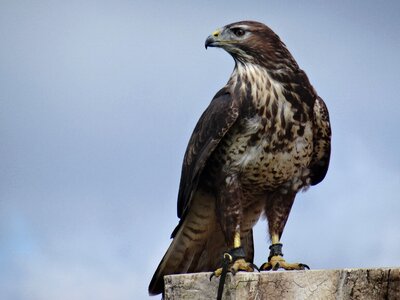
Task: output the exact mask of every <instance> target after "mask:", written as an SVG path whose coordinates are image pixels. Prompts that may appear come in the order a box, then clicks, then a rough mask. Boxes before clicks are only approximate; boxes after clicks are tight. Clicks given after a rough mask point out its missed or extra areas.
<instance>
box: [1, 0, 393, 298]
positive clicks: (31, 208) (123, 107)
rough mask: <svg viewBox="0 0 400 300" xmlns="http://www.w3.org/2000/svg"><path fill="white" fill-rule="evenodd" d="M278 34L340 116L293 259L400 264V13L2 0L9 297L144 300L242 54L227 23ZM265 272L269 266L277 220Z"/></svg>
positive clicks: (373, 6) (293, 4)
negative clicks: (200, 143)
mask: <svg viewBox="0 0 400 300" xmlns="http://www.w3.org/2000/svg"><path fill="white" fill-rule="evenodd" d="M245 19H251V20H257V21H260V22H263V23H265V24H267V25H269V26H270V27H271V28H272V29H273V30H275V31H276V33H277V34H278V35H280V37H281V38H282V40H283V41H284V42H285V43H286V44H287V46H288V48H289V50H290V51H291V52H292V54H293V55H294V57H295V59H296V60H297V62H298V63H299V65H300V66H301V67H302V68H303V69H304V70H305V71H306V72H307V74H308V76H309V78H310V80H311V82H312V84H313V85H314V87H315V88H316V90H317V91H318V93H319V94H320V95H321V97H323V98H324V100H325V102H326V103H327V105H328V108H329V110H330V114H331V121H332V127H333V149H332V160H331V167H330V170H329V172H328V175H327V177H326V179H325V180H324V181H323V182H322V183H321V184H320V185H318V186H317V187H314V188H311V189H310V190H309V191H307V192H306V193H302V194H300V195H299V196H298V198H297V201H296V203H295V205H294V208H293V210H292V213H291V216H290V217H289V221H288V224H287V226H286V230H285V232H284V236H283V242H284V252H285V257H286V258H287V259H288V260H292V261H301V262H305V263H307V264H309V265H310V266H311V267H312V268H313V269H321V268H344V267H346V268H347V267H348V268H353V267H376V266H399V265H400V221H399V220H400V218H399V212H400V201H399V196H398V188H399V186H400V156H399V152H400V135H399V131H398V127H399V125H400V121H399V116H400V104H399V100H398V99H399V92H398V87H399V82H400V75H399V70H400V60H399V51H400V35H399V33H400V5H399V2H398V1H384V2H379V1H375V2H374V1H335V2H332V1H329V2H328V1H307V3H306V4H304V3H301V2H299V1H245V2H243V1H224V2H222V1H221V2H217V1H201V2H199V1H198V2H195V1H192V2H189V1H168V2H167V1H163V2H161V1H159V2H156V1H118V0H117V1H37V2H34V1H2V2H1V3H0V41H1V47H0V140H1V143H0V298H1V299H12V300H14V299H30V300H36V299H40V300H46V299H49V300H50V299H59V300H63V299H123V300H125V299H146V298H148V297H147V285H148V282H149V280H150V278H151V276H152V273H153V272H154V270H155V268H156V266H157V264H158V262H159V260H160V259H161V257H162V255H163V254H164V252H165V250H166V249H167V247H168V245H169V242H170V240H169V236H170V233H171V231H172V230H173V228H174V227H175V225H176V224H177V221H178V219H177V217H176V196H177V190H178V184H179V176H180V167H181V163H182V158H183V154H184V151H185V148H186V145H187V142H188V139H189V137H190V134H191V132H192V130H193V127H194V125H195V124H196V122H197V120H198V118H199V116H200V114H201V113H202V111H203V110H204V109H205V108H206V106H207V105H208V103H209V102H210V100H211V98H212V97H213V95H214V94H215V93H216V92H217V91H218V90H219V88H221V87H222V86H223V85H224V84H225V83H226V81H227V79H228V77H229V75H230V73H231V71H232V69H233V60H232V58H231V57H230V56H229V55H228V54H227V53H225V52H224V51H221V50H219V49H209V50H207V51H206V50H205V49H204V41H205V39H206V37H207V36H208V34H210V33H211V32H212V31H213V30H214V29H216V28H218V27H220V26H223V25H225V24H227V23H231V22H234V21H239V20H245ZM255 241H256V257H255V263H256V264H261V263H263V262H264V261H265V260H266V258H267V256H268V250H267V249H268V248H267V247H268V241H267V235H266V224H265V222H264V221H262V222H260V224H259V225H257V227H256V230H255Z"/></svg>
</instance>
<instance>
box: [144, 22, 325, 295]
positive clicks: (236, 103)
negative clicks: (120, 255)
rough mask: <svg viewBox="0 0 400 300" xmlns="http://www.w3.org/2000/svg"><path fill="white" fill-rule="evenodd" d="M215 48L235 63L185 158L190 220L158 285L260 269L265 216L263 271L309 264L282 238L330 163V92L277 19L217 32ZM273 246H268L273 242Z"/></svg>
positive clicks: (185, 213) (183, 220) (183, 190)
mask: <svg viewBox="0 0 400 300" xmlns="http://www.w3.org/2000/svg"><path fill="white" fill-rule="evenodd" d="M205 47H206V48H207V47H218V48H222V49H224V50H225V51H227V52H228V53H229V54H230V55H231V56H232V57H233V59H234V61H235V67H234V70H233V72H232V75H231V76H230V78H229V80H228V82H227V84H226V85H225V86H224V87H223V88H222V89H221V90H220V91H219V92H218V93H217V94H216V95H215V96H214V98H213V99H212V101H211V103H210V104H209V106H208V107H207V109H206V110H205V111H204V113H203V114H202V116H201V117H200V119H199V121H198V123H197V125H196V127H195V129H194V131H193V134H192V136H191V138H190V140H189V144H188V146H187V149H186V153H185V157H184V159H183V166H182V174H181V181H180V187H179V195H178V217H179V218H180V222H179V224H178V226H177V227H176V228H175V230H174V231H173V233H172V236H171V237H172V238H173V240H172V243H171V245H170V247H169V248H168V250H167V252H166V254H165V255H164V257H163V259H162V260H161V262H160V264H159V266H158V268H157V270H156V272H155V274H154V276H153V278H152V280H151V282H150V285H149V293H150V294H159V293H162V292H163V289H164V282H163V276H164V275H167V274H178V273H193V272H202V271H213V272H214V273H213V274H214V275H215V276H220V275H221V273H222V268H221V264H222V261H223V258H224V257H225V258H226V259H228V267H227V269H228V271H230V272H232V273H235V272H237V271H253V270H254V267H255V266H254V265H253V257H254V248H253V232H252V228H253V226H254V225H255V224H256V222H257V221H258V220H259V218H260V216H261V215H263V214H264V215H265V216H266V219H267V221H268V233H269V237H270V240H271V246H270V247H269V252H268V253H267V254H266V258H267V260H266V262H265V263H264V264H263V265H262V266H261V267H260V269H261V270H277V269H279V268H283V269H286V270H299V269H304V268H305V267H307V266H306V265H304V264H302V263H288V262H286V261H285V260H284V259H283V257H282V256H283V254H282V244H281V243H280V238H281V235H282V232H283V229H284V227H285V224H286V221H287V219H288V216H289V213H290V210H291V207H292V204H293V202H294V199H295V196H296V193H297V192H299V191H300V190H303V189H307V188H308V187H309V186H311V185H316V184H318V183H319V182H321V181H322V180H323V179H324V177H325V175H326V172H327V170H328V165H329V158H330V149H331V146H330V144H331V129H330V123H329V115H328V110H327V107H326V106H325V103H324V101H323V100H322V99H321V98H320V97H319V96H318V94H317V92H316V91H315V89H314V88H313V86H312V85H311V84H310V82H309V80H308V77H307V75H306V74H305V72H304V71H303V70H302V69H300V68H299V66H298V65H297V63H296V61H295V60H294V58H293V57H292V55H291V54H290V52H289V51H288V49H287V48H286V46H285V44H284V43H283V42H282V41H281V40H280V38H279V37H278V35H276V34H275V33H274V32H273V31H272V30H271V29H270V28H269V27H267V26H266V25H264V24H262V23H259V22H254V21H241V22H237V23H232V24H229V25H226V26H224V27H222V28H220V29H218V30H216V31H214V32H213V33H212V34H211V35H210V36H209V37H208V38H207V40H206V42H205ZM266 252H267V251H266Z"/></svg>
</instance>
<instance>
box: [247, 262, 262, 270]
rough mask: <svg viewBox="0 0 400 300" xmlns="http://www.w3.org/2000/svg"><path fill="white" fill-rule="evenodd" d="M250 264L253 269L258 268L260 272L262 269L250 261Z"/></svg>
mask: <svg viewBox="0 0 400 300" xmlns="http://www.w3.org/2000/svg"><path fill="white" fill-rule="evenodd" d="M249 265H250V266H251V267H252V268H253V269H255V270H257V271H258V272H260V269H259V268H258V267H257V266H256V265H255V264H253V263H249Z"/></svg>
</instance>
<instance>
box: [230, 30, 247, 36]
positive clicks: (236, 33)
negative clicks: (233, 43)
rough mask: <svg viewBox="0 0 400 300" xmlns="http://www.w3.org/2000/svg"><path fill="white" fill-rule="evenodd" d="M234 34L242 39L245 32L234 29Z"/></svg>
mask: <svg viewBox="0 0 400 300" xmlns="http://www.w3.org/2000/svg"><path fill="white" fill-rule="evenodd" d="M232 32H233V33H234V35H236V36H237V37H241V36H243V35H244V33H245V32H244V30H243V29H241V28H233V29H232Z"/></svg>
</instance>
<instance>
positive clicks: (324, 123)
mask: <svg viewBox="0 0 400 300" xmlns="http://www.w3.org/2000/svg"><path fill="white" fill-rule="evenodd" d="M331 134H332V133H331V125H330V122H329V113H328V109H327V107H326V105H325V102H324V101H323V100H322V99H321V98H320V97H318V98H317V99H316V101H315V104H314V153H313V157H312V160H311V166H310V167H311V185H316V184H318V183H320V182H321V181H322V180H323V179H324V177H325V175H326V172H327V171H328V167H329V160H330V156H331Z"/></svg>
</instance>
